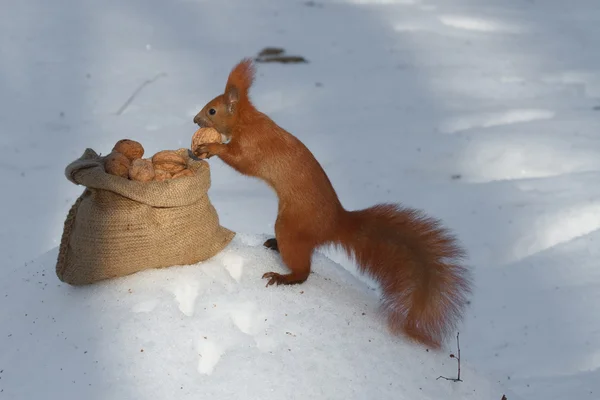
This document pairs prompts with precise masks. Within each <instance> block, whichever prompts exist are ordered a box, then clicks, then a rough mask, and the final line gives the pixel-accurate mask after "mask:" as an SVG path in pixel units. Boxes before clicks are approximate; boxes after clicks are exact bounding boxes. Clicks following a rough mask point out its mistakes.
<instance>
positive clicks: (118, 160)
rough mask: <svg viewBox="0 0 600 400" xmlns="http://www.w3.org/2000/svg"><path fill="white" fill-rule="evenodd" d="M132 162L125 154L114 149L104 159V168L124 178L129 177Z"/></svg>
mask: <svg viewBox="0 0 600 400" xmlns="http://www.w3.org/2000/svg"><path fill="white" fill-rule="evenodd" d="M130 165H131V162H130V161H129V159H128V158H127V157H125V156H124V155H123V154H121V153H119V152H116V151H113V152H112V153H110V154H109V155H107V156H106V158H105V159H104V170H105V171H106V172H107V173H109V174H111V175H116V176H120V177H122V178H128V177H129V166H130Z"/></svg>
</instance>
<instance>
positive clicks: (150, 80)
mask: <svg viewBox="0 0 600 400" xmlns="http://www.w3.org/2000/svg"><path fill="white" fill-rule="evenodd" d="M163 76H167V74H166V73H164V72H161V73H160V74H158V75H156V76H155V77H154V78H152V79H146V80H145V81H144V82H142V84H141V85H140V86H138V88H137V89H135V91H134V92H133V93H132V94H131V96H129V98H128V99H127V101H125V103H124V104H123V105H122V106H121V108H119V111H117V115H121V114H123V112H124V111H125V110H126V109H127V107H129V105H130V104H131V102H132V101H133V100H134V99H135V98H136V97H137V95H138V94H139V93H140V91H141V90H142V89H143V88H144V86H147V85H149V84H151V83H153V82H154V81H156V80H157V79H158V78H160V77H163Z"/></svg>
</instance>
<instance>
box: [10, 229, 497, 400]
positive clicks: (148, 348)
mask: <svg viewBox="0 0 600 400" xmlns="http://www.w3.org/2000/svg"><path fill="white" fill-rule="evenodd" d="M262 240H264V237H260V236H256V235H244V234H240V235H239V236H237V237H236V238H235V239H234V241H233V243H232V244H231V245H230V246H229V247H228V248H227V249H225V250H224V251H223V252H221V253H219V254H218V255H217V256H215V257H214V258H213V259H212V260H210V261H208V262H205V263H202V264H199V265H195V266H175V267H171V268H170V269H161V270H149V271H145V272H142V273H139V274H136V275H133V276H129V277H125V278H120V279H116V280H114V281H111V282H107V283H103V284H98V285H93V286H89V287H84V288H72V287H69V286H68V285H65V284H57V283H56V278H55V277H54V274H53V266H54V262H55V258H56V251H54V250H53V251H51V252H49V253H47V254H45V255H44V256H42V257H41V258H40V259H39V260H38V261H36V262H35V263H34V264H31V265H28V266H27V267H25V268H20V269H18V270H17V271H15V272H14V273H12V274H10V275H9V276H8V279H7V281H6V282H5V284H4V285H3V287H2V289H0V295H2V297H3V298H4V299H5V301H8V302H10V303H11V304H12V307H11V308H10V309H9V310H6V309H5V310H3V311H2V314H0V315H1V316H2V320H3V324H2V325H1V327H0V337H2V342H3V349H2V350H3V351H2V358H1V362H2V367H0V368H3V372H2V375H1V377H2V379H1V381H0V385H1V386H0V388H1V389H3V390H4V392H3V393H2V395H4V396H6V398H9V399H33V398H38V397H39V396H40V393H52V398H72V399H81V398H85V399H112V398H115V399H130V398H136V399H137V398H140V399H173V398H177V399H197V398H211V399H212V398H219V399H227V398H244V399H281V398H285V399H305V398H324V399H348V398H354V399H359V398H370V396H373V395H374V396H376V397H377V398H386V399H387V398H389V399H392V398H405V399H438V398H446V399H480V398H494V397H497V396H496V395H497V394H498V393H500V389H499V387H498V385H496V384H493V383H490V382H489V381H488V380H487V379H485V378H484V377H482V376H481V375H480V374H479V373H478V372H477V371H475V370H473V369H472V368H470V367H469V366H463V367H462V376H463V377H464V379H465V381H464V382H462V383H459V384H455V383H452V382H447V381H445V380H437V381H436V378H437V377H438V376H439V375H445V376H449V377H453V376H455V375H456V363H455V362H454V360H452V359H450V358H448V356H447V354H443V353H440V354H434V353H433V352H427V351H426V350H425V349H424V348H419V347H416V346H412V345H409V344H407V343H405V342H403V341H401V340H398V339H390V337H389V334H388V333H387V331H386V329H385V328H384V325H383V324H382V321H381V320H380V319H379V318H378V315H377V314H376V312H375V310H376V309H377V298H376V296H374V295H373V294H372V292H371V290H369V289H368V288H366V287H365V286H364V285H363V284H362V283H361V282H360V281H358V280H356V279H355V278H353V277H352V276H351V275H350V274H348V273H347V272H346V271H345V270H344V269H343V268H342V267H340V266H339V265H337V264H335V263H333V262H332V261H330V260H328V259H327V258H326V257H325V256H323V255H320V256H317V257H316V258H315V269H314V271H313V274H312V275H311V284H310V285H304V286H287V287H284V286H279V287H271V288H269V289H266V288H265V281H264V280H262V279H261V276H262V273H264V272H266V271H271V270H272V271H281V270H282V267H281V264H280V263H279V261H278V256H277V255H276V253H274V252H273V251H270V250H267V249H264V248H261V246H260V245H261V243H262ZM32 371H35V372H34V373H33V374H32Z"/></svg>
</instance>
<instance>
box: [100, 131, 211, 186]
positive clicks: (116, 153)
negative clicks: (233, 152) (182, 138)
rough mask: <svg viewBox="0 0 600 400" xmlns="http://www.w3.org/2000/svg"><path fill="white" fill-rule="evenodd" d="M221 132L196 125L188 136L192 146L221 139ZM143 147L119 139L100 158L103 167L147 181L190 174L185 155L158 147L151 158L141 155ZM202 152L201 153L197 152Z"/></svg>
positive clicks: (108, 170) (127, 176)
mask: <svg viewBox="0 0 600 400" xmlns="http://www.w3.org/2000/svg"><path fill="white" fill-rule="evenodd" d="M221 142H222V138H221V134H220V133H219V132H217V131H216V130H215V129H213V128H200V129H198V130H197V131H196V132H195V133H194V136H193V137H192V150H195V149H196V148H197V147H198V146H200V145H202V144H204V143H221ZM143 156H144V147H142V145H141V144H140V143H138V142H136V141H135V140H131V139H122V140H119V141H118V142H117V144H115V147H113V149H112V152H111V153H110V154H109V155H107V156H106V157H105V158H104V170H105V171H106V172H107V173H109V174H111V175H116V176H120V177H122V178H125V179H131V180H132V181H139V182H150V181H158V182H161V181H164V180H166V179H177V178H180V177H182V176H193V175H194V173H193V172H192V171H191V170H189V169H188V168H187V162H186V160H185V158H183V157H182V156H180V155H179V154H178V153H177V152H175V151H173V150H163V151H159V152H158V153H156V154H155V155H153V156H152V158H142V157H143ZM201 156H202V155H201Z"/></svg>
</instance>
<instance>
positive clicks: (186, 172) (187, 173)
mask: <svg viewBox="0 0 600 400" xmlns="http://www.w3.org/2000/svg"><path fill="white" fill-rule="evenodd" d="M182 176H194V172H193V171H192V170H190V169H187V168H186V169H184V170H182V171H179V172H178V173H176V174H174V175H173V179H177V178H181V177H182Z"/></svg>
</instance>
